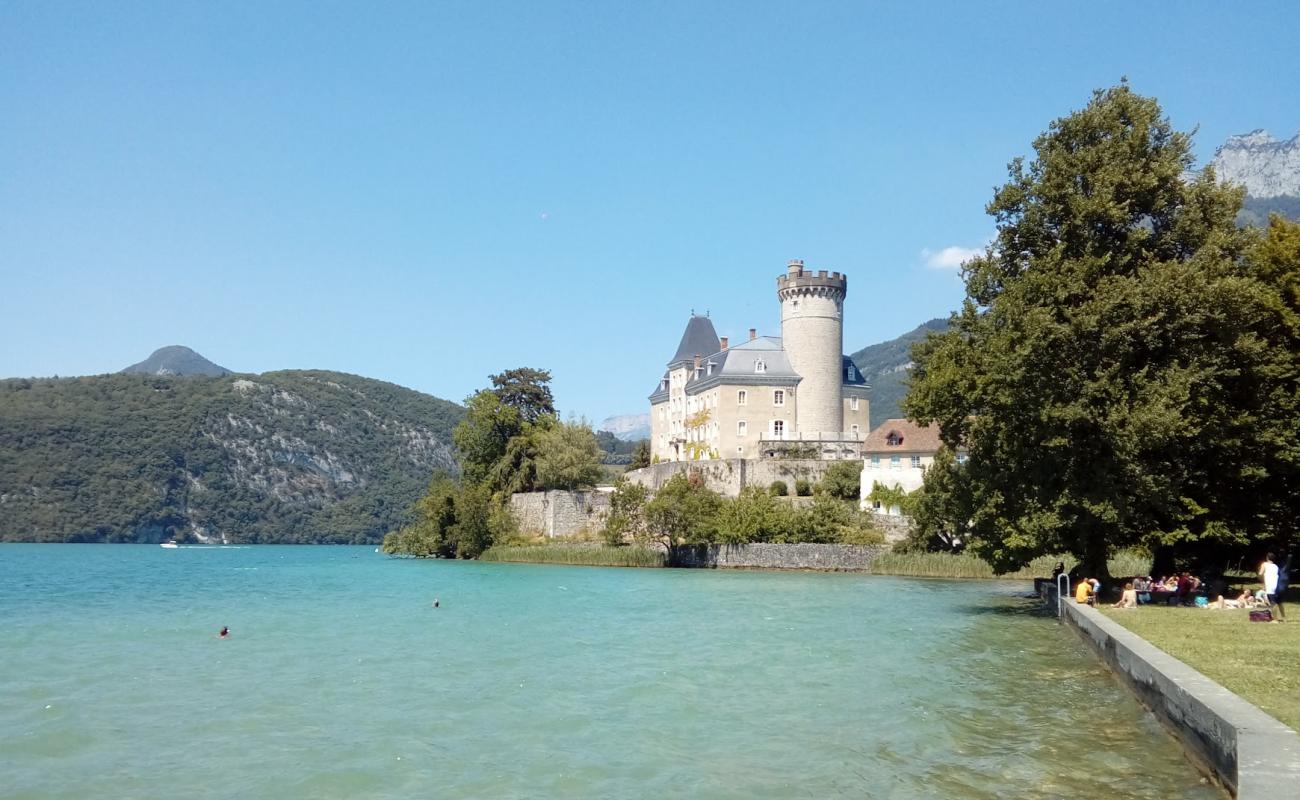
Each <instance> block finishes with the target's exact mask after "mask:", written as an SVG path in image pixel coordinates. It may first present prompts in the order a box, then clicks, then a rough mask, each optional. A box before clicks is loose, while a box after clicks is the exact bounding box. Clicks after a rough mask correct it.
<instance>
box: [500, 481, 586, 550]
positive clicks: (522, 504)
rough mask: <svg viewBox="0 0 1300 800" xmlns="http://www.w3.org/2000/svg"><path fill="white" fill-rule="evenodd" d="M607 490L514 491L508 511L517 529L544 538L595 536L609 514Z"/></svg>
mask: <svg viewBox="0 0 1300 800" xmlns="http://www.w3.org/2000/svg"><path fill="white" fill-rule="evenodd" d="M609 500H610V492H608V491H601V490H599V489H593V490H587V491H577V492H568V491H560V490H553V491H549V492H518V493H516V494H512V495H510V511H511V513H512V514H514V516H515V521H516V522H517V523H518V524H519V532H520V533H523V534H527V535H531V536H545V537H546V538H548V539H554V538H563V537H568V536H580V535H592V536H595V535H597V534H599V533H600V532H601V530H602V529H603V528H604V527H605V518H606V517H608V516H609Z"/></svg>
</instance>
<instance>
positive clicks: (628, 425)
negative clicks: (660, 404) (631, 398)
mask: <svg viewBox="0 0 1300 800" xmlns="http://www.w3.org/2000/svg"><path fill="white" fill-rule="evenodd" d="M597 430H602V431H609V432H610V433H612V434H614V436H616V437H617V438H618V439H620V440H622V441H624V442H635V441H637V440H639V439H649V438H650V415H649V414H619V415H616V416H612V417H605V421H604V422H602V423H600V426H599V428H598V429H597Z"/></svg>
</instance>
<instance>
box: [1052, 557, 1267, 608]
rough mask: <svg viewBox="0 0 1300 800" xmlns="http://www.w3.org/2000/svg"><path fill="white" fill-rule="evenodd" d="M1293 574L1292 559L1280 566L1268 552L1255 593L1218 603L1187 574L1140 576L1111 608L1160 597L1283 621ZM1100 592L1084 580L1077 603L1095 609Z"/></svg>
mask: <svg viewBox="0 0 1300 800" xmlns="http://www.w3.org/2000/svg"><path fill="white" fill-rule="evenodd" d="M1064 571H1065V564H1063V563H1058V564H1057V565H1056V569H1055V570H1053V572H1052V579H1053V580H1055V579H1056V578H1057V576H1059V575H1060V574H1062V573H1063V572H1064ZM1290 572H1291V558H1290V556H1288V557H1287V559H1286V562H1285V564H1283V565H1281V566H1279V565H1278V563H1277V559H1276V558H1275V557H1274V555H1273V554H1272V553H1269V554H1268V555H1267V556H1266V557H1265V558H1264V561H1263V563H1261V564H1260V566H1259V570H1258V574H1259V577H1260V582H1261V583H1262V584H1263V588H1262V589H1259V590H1258V591H1255V592H1251V591H1250V589H1242V591H1241V594H1239V595H1236V596H1235V597H1225V596H1224V595H1222V594H1220V595H1219V596H1218V598H1217V599H1216V600H1210V599H1209V598H1208V597H1206V596H1205V595H1203V594H1198V593H1200V592H1201V591H1202V589H1203V587H1204V582H1203V581H1201V579H1200V578H1197V577H1196V576H1194V575H1192V574H1191V573H1188V572H1181V573H1177V574H1174V575H1170V576H1168V577H1165V578H1161V579H1160V580H1152V579H1151V578H1150V576H1139V577H1136V578H1134V579H1133V580H1131V581H1128V582H1126V583H1125V584H1124V591H1123V592H1122V593H1121V594H1120V598H1119V601H1118V602H1116V603H1114V604H1112V606H1111V607H1112V608H1137V607H1138V605H1139V604H1146V603H1151V602H1152V597H1153V595H1156V594H1160V595H1164V596H1165V597H1166V600H1167V602H1168V604H1169V605H1171V606H1172V605H1195V606H1198V607H1201V608H1207V609H1228V608H1239V609H1241V608H1244V609H1265V608H1267V609H1268V610H1269V611H1270V612H1271V618H1272V619H1273V620H1275V621H1279V622H1280V621H1283V620H1285V619H1286V613H1285V611H1284V610H1283V608H1282V594H1283V592H1285V591H1286V588H1287V585H1288V583H1289V582H1290ZM1100 591H1101V581H1099V580H1097V579H1096V578H1084V579H1083V580H1081V581H1079V582H1078V583H1077V584H1075V587H1074V599H1075V602H1077V603H1083V604H1087V605H1094V606H1095V605H1096V604H1097V596H1098V593H1099V592H1100ZM1252 618H1253V615H1252Z"/></svg>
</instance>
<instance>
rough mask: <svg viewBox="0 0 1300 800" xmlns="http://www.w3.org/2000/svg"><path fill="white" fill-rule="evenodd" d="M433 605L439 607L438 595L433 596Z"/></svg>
mask: <svg viewBox="0 0 1300 800" xmlns="http://www.w3.org/2000/svg"><path fill="white" fill-rule="evenodd" d="M433 607H434V608H437V607H438V598H436V597H435V598H433Z"/></svg>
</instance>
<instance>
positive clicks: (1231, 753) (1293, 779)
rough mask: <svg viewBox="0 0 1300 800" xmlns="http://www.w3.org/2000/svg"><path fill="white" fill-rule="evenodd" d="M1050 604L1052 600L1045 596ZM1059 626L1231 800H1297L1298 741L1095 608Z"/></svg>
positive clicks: (1074, 608)
mask: <svg viewBox="0 0 1300 800" xmlns="http://www.w3.org/2000/svg"><path fill="white" fill-rule="evenodd" d="M1051 599H1052V601H1053V602H1055V599H1056V598H1055V592H1052V598H1051ZM1062 608H1063V609H1064V612H1065V613H1064V617H1065V621H1066V622H1067V623H1068V624H1069V625H1071V626H1072V627H1074V628H1075V629H1076V630H1078V631H1079V633H1080V634H1081V635H1082V636H1083V638H1084V640H1085V641H1086V642H1088V643H1089V644H1090V645H1092V647H1093V649H1094V650H1096V651H1097V653H1098V654H1099V655H1100V656H1101V658H1102V660H1103V661H1104V662H1105V663H1106V665H1107V666H1108V667H1110V669H1111V670H1112V671H1113V672H1114V673H1115V674H1116V675H1117V676H1119V678H1120V679H1121V680H1122V681H1123V682H1124V683H1125V684H1126V685H1127V686H1128V687H1129V688H1130V689H1131V690H1132V691H1133V693H1134V694H1136V695H1137V696H1138V699H1139V700H1141V701H1142V704H1143V705H1145V706H1146V707H1147V708H1149V709H1151V711H1152V712H1153V713H1154V714H1155V715H1156V716H1157V717H1158V718H1159V719H1160V720H1161V722H1163V723H1164V724H1165V725H1166V726H1167V727H1168V728H1169V729H1170V730H1172V731H1173V733H1174V735H1175V736H1176V737H1177V738H1178V739H1179V741H1180V742H1181V743H1182V744H1183V747H1184V749H1185V750H1187V751H1188V752H1189V753H1190V754H1191V755H1192V756H1193V757H1194V758H1195V759H1196V760H1197V761H1199V762H1200V763H1201V765H1202V766H1203V767H1204V768H1206V769H1207V770H1208V771H1209V772H1210V773H1211V774H1213V775H1214V776H1215V777H1216V778H1217V779H1218V780H1219V781H1220V782H1221V783H1222V784H1223V785H1224V786H1225V787H1226V788H1227V789H1228V791H1229V792H1231V793H1232V794H1233V795H1234V796H1235V797H1237V798H1238V800H1279V798H1283V797H1300V736H1297V735H1296V732H1295V731H1293V730H1291V729H1290V728H1288V727H1287V726H1286V725H1283V724H1282V723H1281V722H1279V721H1278V720H1277V719H1274V718H1273V717H1271V716H1269V715H1268V714H1265V713H1264V712H1263V711H1261V710H1260V709H1259V707H1257V706H1255V705H1254V704H1252V703H1248V702H1247V701H1245V700H1243V699H1242V698H1241V697H1239V696H1238V695H1236V694H1234V693H1233V692H1231V691H1229V690H1228V689H1226V688H1224V687H1223V686H1222V685H1220V684H1219V683H1217V682H1215V681H1213V680H1211V679H1210V678H1207V677H1206V676H1205V675H1202V674H1201V673H1200V672H1197V671H1196V670H1194V669H1192V668H1191V667H1189V666H1188V665H1186V664H1184V663H1183V662H1182V661H1179V660H1178V659H1176V658H1174V657H1173V656H1171V655H1169V654H1168V653H1166V652H1165V651H1163V650H1161V649H1160V648H1158V647H1156V646H1155V645H1153V644H1151V643H1150V642H1148V641H1147V640H1146V639H1143V638H1142V637H1140V636H1138V635H1137V634H1135V633H1133V632H1132V631H1130V630H1129V629H1128V628H1125V627H1124V626H1123V625H1120V624H1119V623H1118V622H1115V621H1113V620H1111V619H1109V618H1108V617H1107V616H1106V615H1105V614H1102V613H1101V612H1100V611H1097V610H1096V609H1095V608H1092V607H1090V606H1086V605H1080V604H1078V603H1075V602H1072V601H1067V602H1065V603H1064V604H1062Z"/></svg>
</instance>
